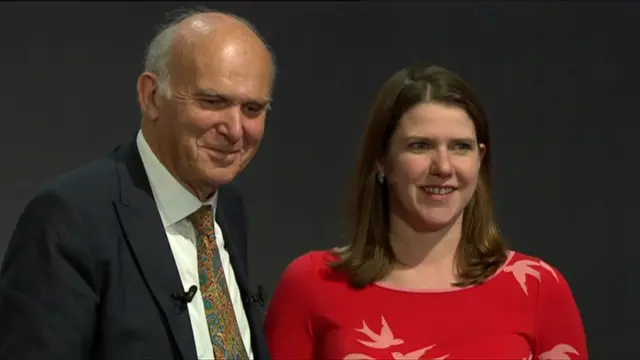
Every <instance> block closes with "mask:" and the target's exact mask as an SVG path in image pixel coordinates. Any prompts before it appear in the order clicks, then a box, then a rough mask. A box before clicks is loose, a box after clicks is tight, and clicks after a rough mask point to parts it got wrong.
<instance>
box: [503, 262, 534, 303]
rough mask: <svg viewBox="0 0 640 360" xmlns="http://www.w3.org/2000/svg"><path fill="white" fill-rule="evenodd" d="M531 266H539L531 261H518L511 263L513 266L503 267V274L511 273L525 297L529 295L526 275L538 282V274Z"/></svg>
mask: <svg viewBox="0 0 640 360" xmlns="http://www.w3.org/2000/svg"><path fill="white" fill-rule="evenodd" d="M532 265H540V264H539V263H537V262H535V261H532V260H520V261H516V262H515V263H513V265H509V266H505V267H504V270H503V271H504V272H507V273H509V272H510V273H512V274H513V277H514V278H515V279H516V281H518V283H519V284H520V287H521V288H522V290H524V293H525V295H529V292H528V291H527V275H531V276H533V277H535V278H536V279H538V281H540V272H539V271H538V270H535V269H533V268H531V266H532Z"/></svg>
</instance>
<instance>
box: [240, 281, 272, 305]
mask: <svg viewBox="0 0 640 360" xmlns="http://www.w3.org/2000/svg"><path fill="white" fill-rule="evenodd" d="M266 301H267V293H266V292H265V290H264V288H263V287H262V285H258V289H257V291H256V292H255V293H253V294H249V295H248V296H247V297H246V298H245V301H244V302H245V304H246V305H251V304H254V303H257V304H258V305H259V306H260V307H264V305H265V303H266Z"/></svg>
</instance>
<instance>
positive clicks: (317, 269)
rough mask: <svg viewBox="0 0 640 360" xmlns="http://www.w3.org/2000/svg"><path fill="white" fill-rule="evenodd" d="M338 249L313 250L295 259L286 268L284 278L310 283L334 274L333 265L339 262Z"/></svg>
mask: <svg viewBox="0 0 640 360" xmlns="http://www.w3.org/2000/svg"><path fill="white" fill-rule="evenodd" d="M339 259H340V256H339V254H338V252H337V251H336V249H325V250H312V251H308V252H306V253H304V254H302V255H300V256H298V257H297V258H295V259H293V260H292V261H291V262H290V263H289V264H288V265H287V267H286V269H285V271H284V274H283V278H285V279H287V280H289V281H300V282H303V281H304V282H309V280H311V279H314V278H315V279H318V280H319V279H322V278H324V277H325V276H326V275H327V274H329V273H332V272H333V269H332V267H331V263H332V262H334V261H336V260H339Z"/></svg>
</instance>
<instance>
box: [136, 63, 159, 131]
mask: <svg viewBox="0 0 640 360" xmlns="http://www.w3.org/2000/svg"><path fill="white" fill-rule="evenodd" d="M157 80H158V79H157V76H156V74H154V73H150V72H144V73H142V75H140V76H139V77H138V103H139V104H140V110H142V113H143V114H145V115H146V116H147V117H148V118H149V119H150V120H156V119H157V118H158V112H159V111H158V104H157V101H156V98H157V97H156V93H157V90H158V86H157V84H158V81H157Z"/></svg>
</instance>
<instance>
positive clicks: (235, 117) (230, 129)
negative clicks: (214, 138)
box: [220, 106, 244, 143]
mask: <svg viewBox="0 0 640 360" xmlns="http://www.w3.org/2000/svg"><path fill="white" fill-rule="evenodd" d="M243 118H244V115H243V114H242V109H241V108H240V106H232V107H229V108H228V109H227V111H226V112H225V116H224V120H223V121H222V124H220V133H222V135H224V136H225V137H227V140H229V142H231V143H236V142H238V141H240V140H242V133H243V131H242V121H243Z"/></svg>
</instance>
